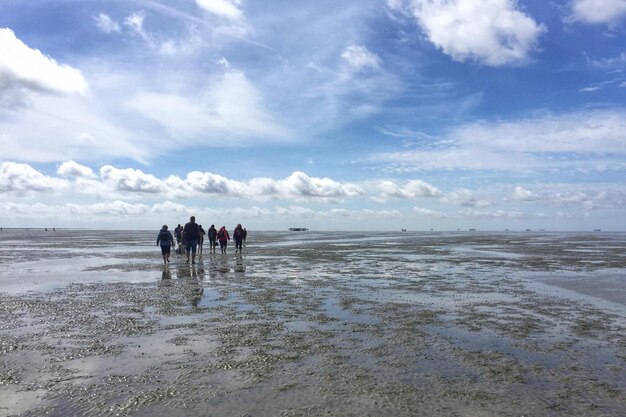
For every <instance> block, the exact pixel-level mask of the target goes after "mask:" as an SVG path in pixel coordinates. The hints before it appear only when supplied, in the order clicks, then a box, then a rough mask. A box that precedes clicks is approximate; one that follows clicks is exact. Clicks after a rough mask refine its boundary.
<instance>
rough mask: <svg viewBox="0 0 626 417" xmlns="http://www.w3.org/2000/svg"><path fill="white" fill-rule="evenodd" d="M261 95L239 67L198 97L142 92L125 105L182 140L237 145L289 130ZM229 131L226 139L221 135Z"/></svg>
mask: <svg viewBox="0 0 626 417" xmlns="http://www.w3.org/2000/svg"><path fill="white" fill-rule="evenodd" d="M262 101H263V100H262V97H261V94H260V93H259V91H258V90H257V89H256V88H255V87H254V85H253V84H252V83H251V82H250V81H249V80H248V79H247V78H246V77H245V75H244V74H243V73H242V72H239V71H227V72H226V73H225V74H223V76H222V77H221V78H219V79H217V80H215V81H214V82H213V83H212V85H211V86H210V87H209V88H208V90H206V91H205V93H204V94H203V95H201V96H198V97H183V96H180V95H176V94H168V93H143V94H139V95H137V96H136V97H135V98H134V99H132V100H130V101H129V102H128V103H127V105H128V107H129V108H131V109H134V110H136V111H137V112H139V113H141V114H142V115H143V116H145V117H146V118H148V119H150V120H152V121H153V122H156V123H157V124H159V125H161V126H162V127H163V128H165V129H166V130H167V131H168V132H169V133H170V135H172V136H173V137H174V138H175V139H178V140H179V141H181V142H185V143H187V144H188V143H189V140H192V141H195V143H201V144H204V145H209V146H211V145H219V146H224V145H231V146H232V145H239V144H241V143H242V142H244V141H246V140H252V138H254V140H255V141H258V140H259V138H264V139H281V140H283V139H285V138H286V137H287V136H288V134H289V133H288V132H289V131H288V130H287V129H286V128H285V127H283V126H281V125H280V124H279V123H277V122H276V121H275V120H274V117H273V116H272V115H271V114H269V113H268V112H266V111H265V110H264V109H263V104H262ZM225 134H228V136H229V138H230V139H229V141H228V142H224V140H223V137H224V135H225Z"/></svg>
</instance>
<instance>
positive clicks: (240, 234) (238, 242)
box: [233, 224, 245, 253]
mask: <svg viewBox="0 0 626 417" xmlns="http://www.w3.org/2000/svg"><path fill="white" fill-rule="evenodd" d="M244 237H245V232H244V230H243V228H242V227H241V224H238V225H237V227H235V230H233V239H235V253H237V252H239V253H241V251H242V247H243V239H244Z"/></svg>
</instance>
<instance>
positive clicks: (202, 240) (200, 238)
mask: <svg viewBox="0 0 626 417" xmlns="http://www.w3.org/2000/svg"><path fill="white" fill-rule="evenodd" d="M199 227H200V233H199V234H198V250H199V252H200V255H202V246H203V244H204V235H206V232H205V231H204V229H203V228H202V225H200V226H199Z"/></svg>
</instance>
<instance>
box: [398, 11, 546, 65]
mask: <svg viewBox="0 0 626 417" xmlns="http://www.w3.org/2000/svg"><path fill="white" fill-rule="evenodd" d="M391 6H392V7H398V6H397V5H395V6H394V5H393V4H392V5H391ZM412 11H413V14H414V16H415V18H416V19H417V21H418V23H419V24H420V26H421V27H422V28H423V30H424V32H425V33H426V35H427V36H428V39H429V40H430V41H431V42H432V43H433V44H435V45H436V46H437V47H438V48H440V49H441V50H442V51H443V52H444V53H446V54H447V55H450V56H451V57H452V59H454V60H455V61H460V62H464V61H468V60H471V61H478V62H481V63H484V64H486V65H491V66H501V65H508V64H523V63H526V62H527V61H528V59H529V55H530V54H531V53H532V52H533V51H534V50H535V49H536V46H537V42H538V38H539V36H540V35H541V34H542V33H543V32H544V31H545V30H546V29H545V27H544V26H543V25H540V24H537V23H536V22H535V21H534V20H533V19H532V18H530V17H529V16H527V15H526V14H524V13H523V12H521V11H519V10H517V9H516V3H515V1H513V0H471V1H468V0H413V1H412Z"/></svg>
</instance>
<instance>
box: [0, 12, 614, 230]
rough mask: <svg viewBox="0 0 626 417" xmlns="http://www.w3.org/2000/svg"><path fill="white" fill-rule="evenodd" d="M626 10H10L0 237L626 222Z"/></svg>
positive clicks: (0, 78) (0, 121) (2, 45)
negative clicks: (16, 230) (193, 227)
mask: <svg viewBox="0 0 626 417" xmlns="http://www.w3.org/2000/svg"><path fill="white" fill-rule="evenodd" d="M625 69H626V0H564V1H553V2H546V1H539V0H532V1H530V0H526V1H522V0H520V1H514V0H387V1H384V0H378V1H374V0H362V1H353V2H346V1H343V2H337V1H315V2H310V1H293V2H284V1H271V0H270V1H262V2H261V1H250V0H248V1H246V0H187V1H169V2H165V1H115V0H107V1H104V0H103V1H85V0H81V1H78V0H71V1H70V0H54V1H44V0H40V1H29V0H0V150H1V152H0V196H1V198H0V225H1V226H4V227H21V226H24V227H27V226H28V227H94V228H121V229H124V228H131V229H153V228H158V227H159V226H160V225H161V224H163V223H167V224H170V225H173V224H176V223H183V222H184V221H186V220H187V218H188V217H189V216H190V215H192V214H193V215H195V216H196V217H197V218H198V220H199V222H200V223H203V224H204V223H206V224H211V223H215V224H225V225H227V226H229V227H230V226H231V225H232V226H234V225H235V224H236V223H242V224H244V225H245V226H247V227H248V229H250V230H253V229H257V230H258V229H265V230H268V229H269V230H284V229H286V228H288V227H292V226H299V227H309V228H311V229H317V230H348V229H349V230H352V229H358V230H399V229H400V228H406V229H409V230H429V229H431V228H432V229H435V230H457V229H462V230H464V229H468V228H476V229H479V230H503V229H510V230H525V229H527V228H530V229H534V230H537V229H546V230H593V229H598V228H600V229H603V230H624V224H626V215H625V204H626V185H625V184H626V182H625V181H624V179H625V178H626V175H625V171H626V133H625V132H626V100H625V99H626V74H625Z"/></svg>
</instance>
